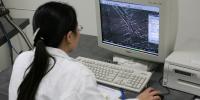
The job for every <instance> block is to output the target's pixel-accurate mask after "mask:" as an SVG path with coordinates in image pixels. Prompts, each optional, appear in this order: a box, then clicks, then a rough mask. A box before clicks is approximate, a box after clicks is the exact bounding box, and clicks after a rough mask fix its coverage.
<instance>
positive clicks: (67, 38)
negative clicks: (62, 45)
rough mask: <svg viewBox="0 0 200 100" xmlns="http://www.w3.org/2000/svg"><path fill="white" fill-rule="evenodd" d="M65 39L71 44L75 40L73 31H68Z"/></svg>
mask: <svg viewBox="0 0 200 100" xmlns="http://www.w3.org/2000/svg"><path fill="white" fill-rule="evenodd" d="M65 41H66V42H67V43H69V44H71V43H72V42H73V33H72V31H69V32H68V33H66V35H65Z"/></svg>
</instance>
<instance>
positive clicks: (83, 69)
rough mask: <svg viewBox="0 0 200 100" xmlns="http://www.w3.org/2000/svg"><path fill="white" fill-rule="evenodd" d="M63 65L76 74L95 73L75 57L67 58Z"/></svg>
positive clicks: (86, 74)
mask: <svg viewBox="0 0 200 100" xmlns="http://www.w3.org/2000/svg"><path fill="white" fill-rule="evenodd" d="M63 65H66V66H64V67H65V68H67V70H70V71H71V72H74V74H78V75H82V76H88V75H93V73H92V72H91V70H90V69H89V68H88V67H87V66H85V65H83V64H82V63H80V62H78V61H76V60H75V59H70V60H66V61H64V62H63Z"/></svg>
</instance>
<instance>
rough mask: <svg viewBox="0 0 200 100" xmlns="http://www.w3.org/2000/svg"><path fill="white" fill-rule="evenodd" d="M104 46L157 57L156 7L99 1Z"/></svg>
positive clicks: (157, 14)
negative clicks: (113, 46)
mask: <svg viewBox="0 0 200 100" xmlns="http://www.w3.org/2000/svg"><path fill="white" fill-rule="evenodd" d="M100 9H101V10H100V12H101V28H102V41H103V43H107V44H112V45H115V46H118V47H122V48H128V49H131V50H136V51H140V52H145V53H150V54H154V55H157V54H158V48H159V8H156V7H149V6H143V5H136V4H130V3H119V2H113V1H109V0H108V1H106V0H102V1H101V5H100Z"/></svg>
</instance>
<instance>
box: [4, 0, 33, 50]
mask: <svg viewBox="0 0 200 100" xmlns="http://www.w3.org/2000/svg"><path fill="white" fill-rule="evenodd" d="M0 3H1V5H0V6H1V11H2V12H3V13H2V15H1V16H3V17H5V19H6V20H7V21H8V22H9V23H10V24H11V25H12V26H13V27H14V28H15V29H17V30H18V31H19V33H20V35H21V36H22V38H23V39H24V41H25V42H26V44H27V46H28V47H29V49H30V50H31V49H33V45H32V44H31V42H30V40H29V39H28V37H27V35H26V33H25V32H23V30H22V29H21V28H20V27H19V26H18V25H17V24H15V22H14V21H13V20H12V17H11V16H10V15H9V10H8V9H7V8H6V7H5V6H4V3H3V1H2V0H0Z"/></svg>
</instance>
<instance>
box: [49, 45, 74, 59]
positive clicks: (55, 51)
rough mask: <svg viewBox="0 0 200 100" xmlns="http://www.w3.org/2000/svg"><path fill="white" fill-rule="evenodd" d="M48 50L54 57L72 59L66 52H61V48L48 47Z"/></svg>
mask: <svg viewBox="0 0 200 100" xmlns="http://www.w3.org/2000/svg"><path fill="white" fill-rule="evenodd" d="M46 50H47V51H48V52H49V54H50V55H52V56H58V57H62V58H67V59H71V57H69V56H68V54H67V53H66V52H64V51H63V50H61V49H59V48H53V47H46Z"/></svg>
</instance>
